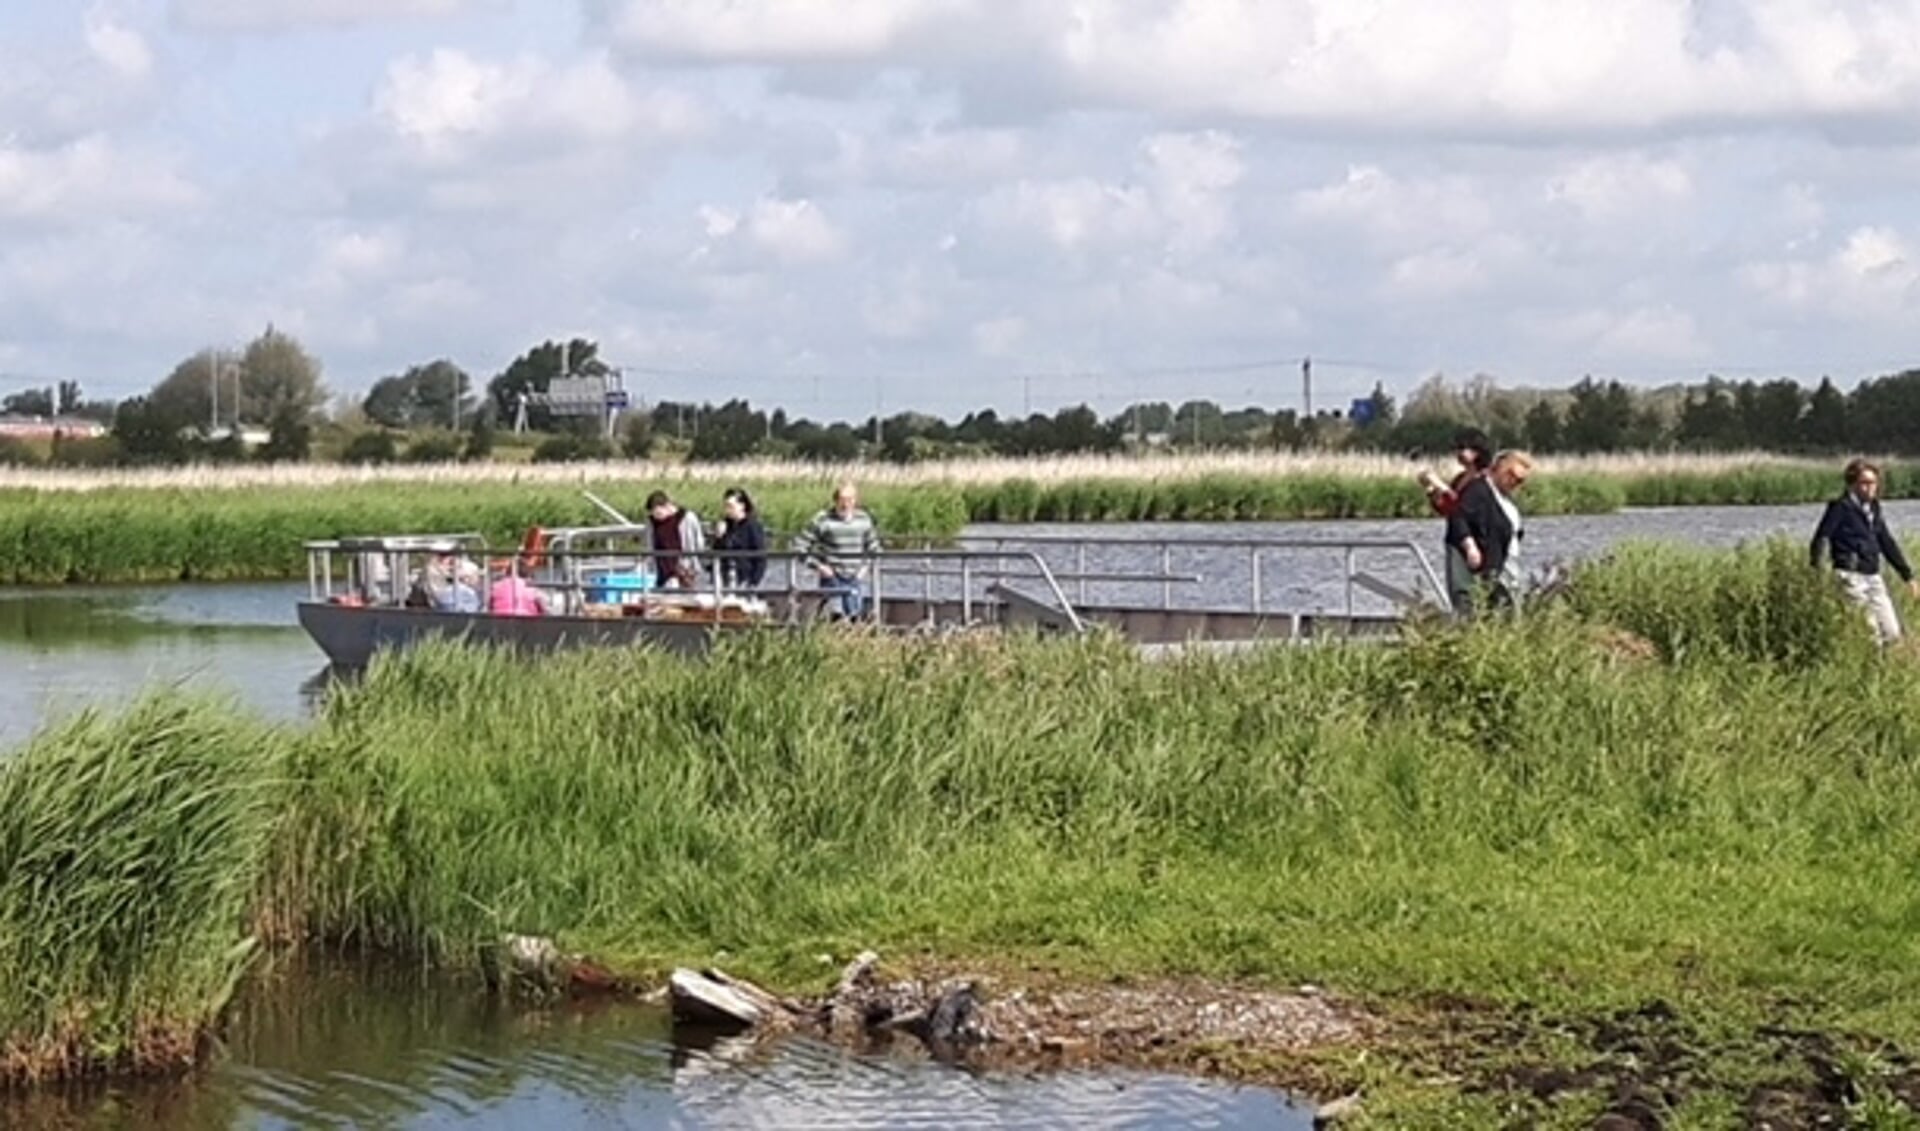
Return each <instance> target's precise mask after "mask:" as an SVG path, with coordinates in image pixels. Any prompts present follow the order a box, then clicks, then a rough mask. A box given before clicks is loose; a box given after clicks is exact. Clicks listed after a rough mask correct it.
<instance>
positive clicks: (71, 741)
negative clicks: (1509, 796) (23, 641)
mask: <svg viewBox="0 0 1920 1131" xmlns="http://www.w3.org/2000/svg"><path fill="white" fill-rule="evenodd" d="M283 748H284V738H283V737H282V736H280V735H278V734H275V733H273V732H270V731H268V730H267V729H266V728H265V727H262V726H258V725H256V724H254V723H252V722H249V721H246V720H243V719H240V718H237V717H235V716H234V714H233V713H232V712H231V711H229V710H227V709H225V708H222V707H219V706H216V705H210V704H206V703H199V702H194V701H190V700H182V699H176V698H173V697H158V698H153V699H149V700H147V701H145V702H143V703H141V704H139V705H137V706H135V707H133V708H131V709H130V710H128V711H127V712H125V713H124V714H121V715H119V716H117V717H111V718H109V717H104V716H101V715H96V714H85V715H81V716H79V717H77V718H75V719H74V720H72V721H70V722H67V723H65V724H63V725H61V726H59V727H57V728H55V729H53V730H51V731H48V732H46V733H44V734H42V735H41V736H39V737H38V738H36V739H35V740H34V741H33V742H31V743H30V744H28V745H27V746H26V747H25V748H24V749H22V750H20V751H18V752H17V753H14V754H12V755H10V756H8V757H7V758H6V759H5V761H4V762H0V862H4V866H0V1079H34V1078H39V1077H53V1076H62V1075H74V1074H80V1073H85V1072H89V1071H93V1070H97V1069H120V1070H131V1071H153V1070H163V1069H177V1068H180V1067H184V1066H185V1065H187V1064H190V1063H192V1061H193V1059H194V1057H195V1055H196V1054H197V1052H198V1049H199V1042H200V1040H201V1038H202V1037H203V1036H204V1035H205V1026H206V1025H207V1024H208V1022H209V1021H210V1020H211V1019H212V1018H213V1017H214V1015H215V1014H216V1013H217V1012H218V1011H219V1009H220V1008H221V1007H222V1006H223V1005H224V1004H225V1002H226V1000H227V997H228V995H229V994H230V992H231V991H232V989H233V986H234V982H235V980H236V979H237V978H238V977H239V976H240V973H241V972H242V970H243V969H244V968H245V965H246V963H247V960H248V957H249V955H250V954H251V944H250V941H249V936H248V933H247V931H246V929H245V926H244V924H245V922H246V916H247V911H248V908H249V906H250V903H251V898H252V892H253V886H254V884H253V877H254V876H255V875H256V874H257V873H258V871H259V869H260V868H261V866H262V861H263V853H264V851H265V849H266V848H267V845H268V843H269V839H270V834H271V822H272V820H273V819H274V816H275V814H276V813H277V812H278V809H279V806H280V805H281V804H282V803H283V802H284V799H283V798H282V797H280V796H279V795H278V794H276V793H275V787H276V783H277V780H278V773H279V760H280V753H281V751H282V749H283Z"/></svg>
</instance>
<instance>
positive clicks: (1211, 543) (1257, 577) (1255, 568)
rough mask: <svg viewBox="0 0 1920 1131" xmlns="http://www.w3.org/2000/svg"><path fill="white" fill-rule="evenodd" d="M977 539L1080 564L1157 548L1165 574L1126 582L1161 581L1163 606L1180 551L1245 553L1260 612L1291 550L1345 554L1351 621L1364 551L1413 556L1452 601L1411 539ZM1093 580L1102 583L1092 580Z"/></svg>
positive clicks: (1439, 594) (1441, 596)
mask: <svg viewBox="0 0 1920 1131" xmlns="http://www.w3.org/2000/svg"><path fill="white" fill-rule="evenodd" d="M976 537H977V538H978V540H979V541H985V542H991V543H993V544H994V545H996V546H1001V545H1005V544H1006V543H1008V542H1016V543H1020V544H1023V545H1036V546H1072V547H1074V548H1075V553H1076V554H1077V559H1076V560H1077V561H1079V562H1083V563H1084V562H1085V561H1086V551H1087V548H1088V547H1089V546H1100V547H1114V548H1136V549H1142V550H1154V549H1157V550H1158V557H1157V560H1158V566H1159V576H1153V577H1149V576H1144V575H1143V576H1141V577H1139V578H1129V579H1126V580H1138V581H1142V582H1146V581H1159V582H1160V583H1161V594H1160V601H1161V606H1162V607H1163V608H1170V607H1172V605H1173V581H1174V580H1175V579H1177V578H1178V575H1174V573H1173V565H1172V557H1173V551H1175V550H1179V549H1200V550H1209V549H1210V550H1240V551H1245V552H1246V553H1247V555H1248V568H1249V572H1250V575H1251V581H1252V606H1253V611H1255V612H1264V611H1265V602H1264V600H1263V597H1264V590H1263V581H1264V570H1263V569H1262V566H1261V558H1262V557H1263V555H1265V554H1267V553H1269V552H1273V551H1286V550H1310V551H1325V552H1334V551H1340V552H1342V553H1343V555H1344V559H1345V560H1344V569H1343V575H1344V576H1343V581H1344V585H1345V605H1346V609H1345V612H1346V615H1347V616H1349V617H1350V616H1352V615H1353V581H1354V576H1355V573H1354V562H1353V557H1354V553H1355V552H1356V551H1360V550H1403V551H1406V552H1407V553H1409V554H1411V555H1412V556H1413V560H1414V564H1415V565H1416V566H1418V568H1419V571H1420V576H1421V578H1422V579H1423V580H1424V581H1425V582H1426V584H1427V586H1428V587H1429V588H1430V589H1431V591H1432V593H1433V596H1434V598H1435V600H1436V601H1437V602H1438V603H1439V604H1440V605H1441V606H1443V607H1444V606H1446V605H1447V603H1448V598H1447V589H1446V585H1445V583H1443V582H1442V581H1441V579H1440V574H1439V572H1438V571H1437V570H1435V569H1434V567H1433V561H1432V559H1431V558H1429V557H1428V556H1427V552H1426V550H1425V549H1424V548H1423V547H1422V546H1421V545H1420V543H1418V542H1415V541H1413V540H1412V539H1408V538H1209V537H1198V538H1188V537H1176V538H1086V537H1084V536H1076V535H1071V534H1031V535H1030V534H1019V535H1005V534H994V535H990V536H986V537H979V536H976ZM1194 577H1195V580H1204V579H1203V578H1201V577H1200V576H1199V575H1197V574H1196V575H1194ZM1087 580H1097V579H1096V578H1092V577H1089V578H1087ZM1080 596H1081V600H1082V601H1083V602H1084V601H1085V585H1084V583H1083V584H1082V585H1081V594H1080Z"/></svg>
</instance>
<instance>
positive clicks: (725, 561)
mask: <svg viewBox="0 0 1920 1131" xmlns="http://www.w3.org/2000/svg"><path fill="white" fill-rule="evenodd" d="M721 514H722V516H723V517H722V518H721V520H720V530H719V533H718V534H716V535H715V536H714V539H713V548H714V549H716V550H721V551H725V552H727V553H728V554H729V556H727V557H723V558H720V559H718V562H719V568H720V582H721V584H723V585H725V586H726V587H727V588H729V589H753V588H756V587H757V586H758V585H759V584H760V582H761V581H763V580H765V578H766V576H767V559H766V552H767V528H766V527H764V526H762V525H760V516H759V514H757V513H756V512H755V511H754V508H753V497H752V496H751V495H748V494H747V493H746V492H745V491H742V490H741V489H740V488H738V487H735V488H732V489H731V490H729V491H728V492H727V493H726V495H725V497H724V500H723V501H722V503H721ZM734 555H737V556H734Z"/></svg>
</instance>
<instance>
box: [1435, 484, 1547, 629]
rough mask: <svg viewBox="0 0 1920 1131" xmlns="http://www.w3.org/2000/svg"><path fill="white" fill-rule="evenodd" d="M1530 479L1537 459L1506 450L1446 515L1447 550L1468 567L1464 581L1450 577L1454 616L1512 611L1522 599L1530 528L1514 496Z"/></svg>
mask: <svg viewBox="0 0 1920 1131" xmlns="http://www.w3.org/2000/svg"><path fill="white" fill-rule="evenodd" d="M1531 478H1533V457H1532V456H1531V455H1528V454H1527V453H1526V452H1521V451H1506V452H1501V453H1500V454H1499V455H1497V456H1495V457H1493V466H1492V467H1491V468H1489V469H1488V470H1487V473H1486V474H1485V475H1481V476H1476V477H1474V478H1472V479H1469V480H1468V481H1467V482H1466V483H1465V484H1464V485H1463V486H1462V487H1461V489H1460V501H1459V504H1458V505H1457V506H1456V507H1455V508H1454V511H1453V513H1452V514H1450V515H1448V516H1447V547H1448V549H1449V550H1450V551H1452V552H1455V553H1458V554H1459V555H1460V559H1461V560H1462V561H1464V562H1465V563H1466V566H1467V573H1466V576H1465V577H1452V576H1450V577H1449V578H1448V589H1449V590H1450V592H1449V593H1448V594H1447V598H1448V600H1449V601H1450V602H1451V603H1452V605H1453V611H1454V613H1455V615H1457V616H1463V617H1465V616H1472V615H1473V613H1474V610H1475V609H1476V608H1477V607H1478V606H1479V605H1480V604H1481V603H1482V601H1484V602H1485V604H1486V605H1487V606H1488V607H1490V608H1510V607H1512V605H1513V604H1514V599H1515V598H1516V597H1517V596H1518V595H1519V592H1520V539H1521V537H1522V535H1523V534H1524V533H1525V524H1524V522H1523V520H1522V518H1521V516H1520V505H1519V504H1518V503H1517V502H1515V501H1514V496H1515V495H1517V494H1518V493H1519V491H1520V489H1521V488H1522V487H1524V486H1526V484H1527V480H1529V479H1531ZM1451 572H1452V571H1449V573H1451Z"/></svg>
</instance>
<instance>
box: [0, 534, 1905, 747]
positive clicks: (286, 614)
mask: <svg viewBox="0 0 1920 1131" xmlns="http://www.w3.org/2000/svg"><path fill="white" fill-rule="evenodd" d="M1523 501H1524V500H1523ZM1886 509H1887V516H1888V519H1889V521H1890V522H1891V523H1892V524H1893V526H1894V528H1895V529H1896V530H1899V531H1906V532H1912V533H1920V501H1901V502H1893V503H1889V504H1887V508H1886ZM1819 513H1820V506H1819V505H1818V504H1810V505H1806V506H1789V507H1689V508H1676V509H1667V510H1637V511H1627V512H1624V513H1621V514H1614V515H1597V516H1594V515H1589V516H1568V517H1559V518H1536V519H1532V520H1530V521H1529V522H1528V524H1527V537H1526V540H1525V544H1524V549H1523V553H1522V560H1523V562H1525V563H1528V564H1530V565H1535V566H1537V565H1540V564H1543V563H1546V562H1549V561H1553V560H1556V559H1576V558H1582V557H1587V556H1590V555H1592V554H1595V553H1598V552H1601V551H1603V550H1605V549H1606V548H1607V547H1609V546H1612V545H1614V544H1616V543H1618V542H1620V541H1622V540H1624V539H1630V538H1631V539H1641V538H1651V539H1664V540H1668V541H1674V542H1682V543H1690V544H1694V545H1703V546H1731V545H1734V544H1736V543H1738V542H1742V541H1748V540H1752V539H1757V538H1765V537H1769V536H1771V535H1774V534H1787V535H1790V536H1792V537H1794V538H1796V539H1800V538H1805V537H1808V536H1809V535H1810V534H1811V532H1812V529H1813V525H1814V523H1815V522H1816V521H1817V520H1818V518H1819ZM1023 536H1024V537H1029V538H1030V537H1034V536H1040V537H1047V538H1065V539H1068V542H1067V543H1066V544H1050V545H1047V546H1046V547H1044V549H1043V556H1044V557H1045V558H1046V559H1047V561H1048V562H1049V563H1050V565H1052V566H1053V568H1055V569H1056V570H1059V571H1061V572H1063V573H1064V572H1072V571H1075V570H1078V569H1079V568H1080V562H1081V554H1080V550H1079V548H1078V545H1077V544H1075V543H1074V542H1073V540H1074V539H1088V540H1091V539H1101V540H1111V539H1115V538H1131V539H1142V540H1145V539H1153V538H1164V537H1177V538H1207V539H1217V540H1218V541H1220V542H1222V543H1227V544H1228V545H1224V546H1221V547H1213V548H1205V549H1197V550H1191V551H1181V552H1179V553H1176V554H1175V555H1173V557H1172V558H1171V560H1170V561H1169V563H1168V566H1169V571H1170V572H1171V573H1175V574H1181V575H1184V576H1190V577H1199V578H1201V579H1202V580H1201V581H1199V582H1197V583H1170V584H1167V585H1164V586H1163V585H1162V584H1159V583H1155V584H1151V585H1139V584H1134V585H1113V584H1108V583H1100V582H1088V583H1084V586H1083V584H1082V583H1079V582H1075V581H1072V580H1067V581H1063V583H1062V584H1063V587H1064V588H1065V589H1066V591H1067V595H1068V597H1069V598H1071V599H1074V600H1076V601H1081V602H1083V603H1096V604H1097V603H1115V604H1145V603H1153V602H1157V601H1159V600H1160V599H1161V597H1162V596H1163V589H1164V590H1166V593H1165V595H1166V596H1168V597H1170V598H1171V599H1172V601H1173V603H1174V604H1176V605H1181V606H1186V607H1201V606H1214V607H1222V608H1234V607H1239V608H1245V607H1248V605H1249V603H1250V601H1251V600H1252V596H1253V589H1254V585H1253V576H1252V574H1253V570H1252V565H1251V562H1250V561H1249V555H1248V552H1247V550H1246V549H1245V548H1236V547H1235V545H1234V544H1244V543H1247V542H1251V541H1254V540H1258V539H1262V538H1269V539H1271V538H1317V539H1333V538H1382V539H1397V540H1404V541H1410V542H1412V543H1414V544H1416V545H1418V546H1420V547H1421V548H1422V549H1424V550H1426V551H1427V553H1428V556H1429V557H1430V558H1432V559H1433V560H1434V562H1435V564H1436V565H1437V564H1438V558H1439V554H1438V549H1439V542H1440V523H1439V522H1438V520H1435V519H1395V520H1382V521H1372V520H1347V521H1330V522H1273V523H1216V524H1202V523H1159V524H1147V523H1142V524H1130V525H1125V526H1120V525H1087V526H1059V525H1046V526H992V527H989V526H976V527H972V528H969V530H968V531H967V534H966V541H967V542H968V543H969V544H972V545H984V544H990V543H992V542H994V541H996V540H1004V541H1005V542H1006V543H1007V544H1009V545H1016V544H1019V543H1020V540H1021V538H1022V537H1023ZM1343 564H1344V563H1343V562H1342V561H1341V559H1340V557H1339V556H1338V555H1329V554H1326V553H1317V554H1315V553H1277V552H1276V553H1271V554H1265V555H1262V560H1261V563H1260V572H1261V583H1260V599H1261V601H1262V606H1263V607H1264V608H1267V609H1270V610H1297V611H1308V612H1332V611H1337V610H1339V609H1340V608H1341V607H1342V606H1343V604H1344V602H1345V601H1346V599H1347V594H1346V592H1345V587H1344V585H1343V584H1342V583H1341V580H1340V579H1341V576H1342V570H1343ZM1355 564H1356V566H1357V567H1358V568H1360V569H1361V570H1363V571H1365V572H1368V573H1371V574H1373V575H1375V576H1378V577H1379V578H1380V579H1381V580H1383V581H1387V582H1388V583H1390V584H1394V585H1397V586H1399V587H1401V588H1405V589H1411V590H1418V589H1419V588H1420V585H1421V583H1422V582H1421V578H1420V577H1419V575H1418V573H1417V571H1416V569H1415V568H1414V565H1413V560H1412V558H1411V556H1410V555H1408V554H1406V553H1404V552H1401V553H1388V552H1369V553H1362V554H1360V555H1358V556H1357V558H1356V563H1355ZM1086 569H1087V571H1088V572H1093V571H1099V570H1101V569H1116V570H1124V571H1132V572H1139V571H1157V570H1158V569H1159V562H1158V561H1157V559H1156V557H1155V555H1153V554H1152V553H1150V552H1145V551H1139V550H1134V549H1131V548H1127V547H1120V548H1106V549H1101V548H1094V549H1090V550H1088V551H1087V558H1086ZM889 588H890V590H892V591H895V592H902V593H917V592H919V586H918V585H916V584H915V583H913V582H910V581H907V580H905V579H897V580H896V581H895V583H894V584H893V585H890V586H889ZM304 593H305V586H304V585H302V584H299V583H285V582H280V583H273V584H263V585H199V586H184V585H173V586H151V587H125V588H97V589H39V590H35V589H15V590H8V589H4V588H0V673H4V674H5V676H6V678H3V679H0V748H5V747H6V746H9V745H11V744H14V743H17V742H19V741H21V740H22V739H24V738H26V737H27V736H28V735H30V734H31V733H32V732H33V731H34V729H35V728H36V727H38V726H40V725H41V724H42V723H43V722H45V721H47V720H49V719H52V718H57V717H59V716H61V715H63V714H65V713H67V712H70V711H72V710H74V709H76V708H78V707H80V706H83V705H86V704H90V703H115V702H120V701H123V700H125V699H126V698H128V697H129V696H132V695H134V694H137V693H138V692H139V691H140V690H141V689H143V688H148V687H152V686H156V685H165V684H181V685H184V686H189V687H194V688H202V689H207V690H210V691H214V692H217V693H221V694H226V695H230V696H233V697H234V698H236V699H237V700H238V701H240V702H242V703H245V704H246V705H247V706H249V707H251V708H252V709H254V710H257V711H259V712H261V713H263V714H265V715H267V716H270V717H273V718H280V719H292V718H298V717H300V716H301V715H302V713H303V712H304V711H305V710H307V709H308V706H309V704H310V703H311V701H312V700H313V698H314V696H315V695H316V694H317V693H318V692H319V691H320V690H321V689H323V688H324V686H325V681H324V676H325V674H326V672H325V668H326V661H325V658H324V657H323V656H322V655H321V654H320V651H319V649H317V648H316V647H314V645H313V644H312V642H311V641H309V640H308V639H307V638H306V635H305V634H304V633H303V632H301V631H300V629H299V627H298V626H297V625H296V624H295V621H294V611H293V605H294V602H295V601H296V600H297V599H298V598H299V597H300V596H302V595H303V594H304ZM1353 600H1354V604H1355V607H1356V608H1357V609H1359V610H1360V611H1376V612H1384V611H1386V609H1387V605H1386V604H1385V602H1384V601H1382V600H1381V599H1379V598H1377V597H1373V596H1370V595H1369V594H1367V593H1365V592H1364V591H1363V592H1358V593H1356V594H1354V596H1353Z"/></svg>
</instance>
